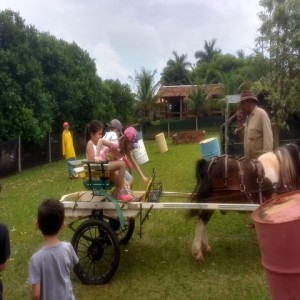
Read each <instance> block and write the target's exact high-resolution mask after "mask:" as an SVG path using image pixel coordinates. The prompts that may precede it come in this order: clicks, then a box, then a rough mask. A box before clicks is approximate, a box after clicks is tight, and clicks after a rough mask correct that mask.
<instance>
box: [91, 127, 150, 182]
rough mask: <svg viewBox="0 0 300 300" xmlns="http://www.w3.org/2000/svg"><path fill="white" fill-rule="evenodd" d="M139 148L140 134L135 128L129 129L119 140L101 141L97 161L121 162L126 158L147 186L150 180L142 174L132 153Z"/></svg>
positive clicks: (98, 146)
mask: <svg viewBox="0 0 300 300" xmlns="http://www.w3.org/2000/svg"><path fill="white" fill-rule="evenodd" d="M137 147H138V133H137V131H136V130H135V129H134V128H133V127H127V128H126V129H125V130H124V132H123V133H121V135H120V137H119V138H118V139H117V140H113V141H107V140H104V139H99V142H98V145H97V155H96V160H108V161H112V160H120V159H121V158H123V157H124V156H126V157H127V159H128V160H129V162H130V164H131V165H132V167H133V169H134V170H135V171H136V172H137V173H138V174H139V176H140V178H141V180H142V182H143V183H144V184H147V183H148V181H149V179H148V178H147V177H146V176H145V175H144V173H143V172H142V170H141V168H140V167H139V165H138V163H137V162H136V160H135V158H134V156H133V154H132V151H131V150H132V149H134V148H137Z"/></svg>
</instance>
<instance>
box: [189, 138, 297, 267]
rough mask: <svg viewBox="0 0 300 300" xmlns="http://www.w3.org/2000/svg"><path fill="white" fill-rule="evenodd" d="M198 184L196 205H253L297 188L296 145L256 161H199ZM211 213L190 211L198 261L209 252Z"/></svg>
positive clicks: (290, 145)
mask: <svg viewBox="0 0 300 300" xmlns="http://www.w3.org/2000/svg"><path fill="white" fill-rule="evenodd" d="M196 179H197V184H196V187H195V189H194V192H193V193H192V197H191V201H192V202H199V203H256V204H261V203H262V202H263V201H265V200H267V199H270V198H271V197H272V196H273V195H274V194H277V193H282V192H287V191H290V190H293V189H296V188H299V186H300V150H299V144H298V142H297V144H286V145H284V146H281V147H279V148H278V149H277V150H276V151H274V152H268V153H265V154H263V155H261V156H260V157H259V158H258V159H257V160H247V159H240V160H237V159H234V158H232V157H230V156H228V155H222V156H217V157H213V158H211V159H210V160H209V161H206V160H204V159H201V160H199V161H198V162H197V165H196ZM213 213H214V211H213V210H201V211H198V210H190V211H189V215H190V216H198V217H199V221H198V223H197V225H196V230H195V238H194V241H193V244H192V255H193V256H194V258H195V259H196V260H198V261H202V260H203V253H204V252H210V251H211V247H210V245H209V243H208V239H207V229H206V225H207V223H208V222H209V220H210V218H211V216H212V215H213Z"/></svg>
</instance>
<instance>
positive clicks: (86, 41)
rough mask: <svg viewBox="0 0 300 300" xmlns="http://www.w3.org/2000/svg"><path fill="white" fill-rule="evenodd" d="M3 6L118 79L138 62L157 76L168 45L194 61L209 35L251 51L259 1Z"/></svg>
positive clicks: (6, 2) (4, 2)
mask: <svg viewBox="0 0 300 300" xmlns="http://www.w3.org/2000/svg"><path fill="white" fill-rule="evenodd" d="M7 8H9V9H12V10H14V11H17V12H19V13H20V15H21V17H22V18H23V19H25V23H26V24H32V25H34V26H35V27H36V28H37V30H39V31H42V32H45V31H46V32H49V33H50V34H52V35H54V36H56V37H57V38H61V39H64V40H66V41H68V42H73V41H74V42H75V43H76V44H77V45H78V46H80V47H81V48H82V49H84V50H86V51H87V52H88V53H89V54H90V56H91V58H93V59H95V62H96V65H97V72H98V74H99V76H100V77H101V78H102V79H119V80H120V81H121V82H122V83H130V80H129V76H134V73H135V71H139V70H140V69H141V68H142V67H144V68H146V69H147V70H150V71H154V70H157V74H158V77H159V74H160V73H161V71H162V69H163V68H164V67H165V66H166V63H167V61H168V59H169V58H173V55H172V52H173V51H174V50H175V51H177V53H178V54H179V55H181V54H187V58H188V61H190V62H191V63H195V58H194V53H195V52H196V51H198V50H203V46H204V42H205V41H211V40H212V39H213V38H215V39H217V42H216V47H217V48H220V49H221V50H222V53H231V54H236V52H237V51H238V50H240V49H241V50H244V52H245V53H246V54H247V55H248V54H250V53H252V49H253V48H254V46H255V41H254V40H255V37H256V36H257V34H258V33H257V30H258V28H259V26H260V21H259V19H258V16H257V14H258V13H259V12H260V11H261V7H260V6H259V0H147V1H146V0H130V1H124V0H106V1H104V0H84V1H82V0H43V1H41V0H27V1H24V0H1V1H0V9H1V10H4V9H7ZM157 79H159V78H157Z"/></svg>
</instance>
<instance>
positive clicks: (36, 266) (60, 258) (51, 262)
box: [28, 199, 78, 300]
mask: <svg viewBox="0 0 300 300" xmlns="http://www.w3.org/2000/svg"><path fill="white" fill-rule="evenodd" d="M64 217H65V211H64V206H63V204H62V203H61V202H60V201H58V200H56V199H46V200H44V201H43V202H42V204H41V205H40V206H39V208H38V220H37V227H38V228H39V229H40V230H41V232H42V234H43V238H44V243H43V246H42V248H41V249H40V250H38V251H37V252H36V253H34V254H33V255H32V257H31V259H30V265H29V279H28V281H29V284H30V285H31V294H32V300H36V299H38V300H40V299H42V300H73V299H75V297H74V294H73V289H72V282H71V279H70V270H71V269H73V267H74V265H75V264H77V263H78V257H77V255H76V253H75V251H74V249H73V247H72V245H71V244H70V243H68V242H61V241H59V239H58V233H59V231H60V230H61V229H63V226H64Z"/></svg>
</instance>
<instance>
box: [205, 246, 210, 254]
mask: <svg viewBox="0 0 300 300" xmlns="http://www.w3.org/2000/svg"><path fill="white" fill-rule="evenodd" d="M204 251H205V252H207V253H211V247H210V246H209V245H207V246H206V247H205V248H204Z"/></svg>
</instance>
